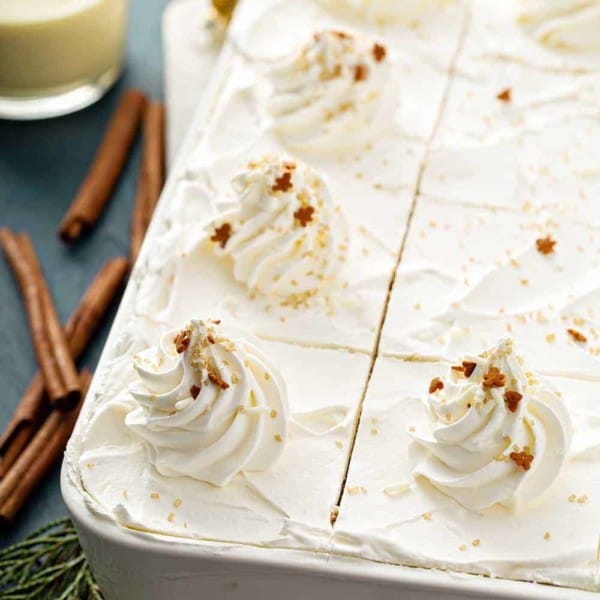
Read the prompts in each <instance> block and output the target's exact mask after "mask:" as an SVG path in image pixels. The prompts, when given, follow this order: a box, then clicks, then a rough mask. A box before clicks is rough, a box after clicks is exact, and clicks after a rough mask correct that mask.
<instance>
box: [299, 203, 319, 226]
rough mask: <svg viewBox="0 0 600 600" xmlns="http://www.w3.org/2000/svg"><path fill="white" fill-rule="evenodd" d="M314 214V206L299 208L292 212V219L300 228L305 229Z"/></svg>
mask: <svg viewBox="0 0 600 600" xmlns="http://www.w3.org/2000/svg"><path fill="white" fill-rule="evenodd" d="M314 212H315V208H314V206H310V205H308V206H301V207H300V208H298V209H297V210H296V211H295V212H294V219H295V220H296V221H298V223H299V224H300V226H301V227H306V226H307V225H308V224H309V223H310V222H311V221H312V220H313V214H314Z"/></svg>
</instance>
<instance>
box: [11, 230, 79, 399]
mask: <svg viewBox="0 0 600 600" xmlns="http://www.w3.org/2000/svg"><path fill="white" fill-rule="evenodd" d="M17 239H18V241H19V242H20V245H21V250H22V252H23V254H24V256H25V258H26V259H27V260H28V261H29V264H30V266H31V268H32V270H33V272H34V277H35V280H36V282H37V284H38V286H39V293H40V299H41V302H42V310H43V314H44V320H45V324H46V331H47V334H48V338H49V340H50V345H51V346H52V350H53V352H54V356H55V359H56V363H57V365H58V370H59V372H60V376H61V379H62V381H63V383H64V387H65V389H66V395H65V396H64V397H59V398H56V399H55V400H54V403H55V404H56V405H57V406H58V407H59V408H61V409H63V410H66V409H70V408H73V406H75V404H77V402H79V399H80V398H81V390H80V389H79V376H78V374H77V369H76V368H75V361H74V360H73V356H72V355H71V350H70V348H69V345H68V342H67V338H66V336H65V332H64V331H63V328H62V325H61V323H60V318H59V316H58V312H57V310H56V308H55V306H54V301H53V300H52V296H51V294H50V290H49V289H48V284H47V283H46V280H45V278H44V274H43V272H42V267H41V265H40V262H39V260H38V257H37V255H36V253H35V248H34V247H33V243H32V241H31V238H30V237H29V236H28V235H27V234H26V233H21V234H20V235H19V236H18V238H17ZM51 400H52V398H51Z"/></svg>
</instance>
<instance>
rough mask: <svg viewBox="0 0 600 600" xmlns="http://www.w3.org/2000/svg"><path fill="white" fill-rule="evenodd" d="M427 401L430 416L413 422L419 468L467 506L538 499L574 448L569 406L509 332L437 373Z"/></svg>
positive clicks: (512, 504)
mask: <svg viewBox="0 0 600 600" xmlns="http://www.w3.org/2000/svg"><path fill="white" fill-rule="evenodd" d="M425 404H426V407H427V413H428V416H429V420H428V422H427V423H424V424H419V425H416V426H411V427H409V434H410V435H411V436H412V437H413V439H414V440H415V441H416V442H417V444H418V446H419V450H421V451H422V452H417V453H416V454H417V455H418V456H419V459H418V460H417V463H416V466H415V469H414V472H415V475H420V476H423V477H425V478H426V479H427V480H428V481H429V482H430V483H431V484H432V485H433V486H435V487H436V488H438V489H439V490H440V491H441V492H443V493H444V494H446V495H448V496H451V497H452V498H454V499H455V500H457V501H458V502H459V503H460V504H462V505H463V506H464V507H466V508H468V509H471V510H481V509H484V508H487V507H490V506H492V505H493V504H495V503H500V504H502V505H504V506H506V507H508V508H511V509H517V508H518V507H519V506H521V505H524V504H526V503H529V502H531V501H533V500H535V499H536V498H538V497H539V496H540V495H541V494H542V493H543V492H544V491H545V490H546V489H547V488H548V487H549V486H550V485H551V484H552V482H553V481H554V479H555V478H556V477H557V475H558V474H559V472H560V469H561V467H562V465H563V463H564V461H565V458H566V456H567V453H568V450H569V444H570V440H571V422H570V418H569V414H568V412H567V409H566V406H565V405H564V403H563V401H562V400H561V398H560V397H559V396H558V395H557V394H556V393H555V392H554V391H553V390H552V389H551V388H550V387H549V386H548V384H547V383H545V382H543V381H541V380H540V379H538V378H537V376H535V375H533V374H532V373H530V372H526V371H525V370H524V368H523V366H522V359H521V358H520V357H517V356H515V354H514V352H513V347H512V342H511V341H510V340H504V341H501V342H500V343H499V344H498V345H497V347H495V348H493V349H492V350H490V351H488V352H485V353H483V354H482V355H481V356H468V357H466V358H464V359H463V361H462V362H461V364H459V365H456V366H453V367H451V368H450V369H449V370H448V373H447V374H446V376H445V377H444V378H442V379H440V378H435V379H433V380H432V381H431V383H430V385H429V394H428V395H427V398H426V401H425Z"/></svg>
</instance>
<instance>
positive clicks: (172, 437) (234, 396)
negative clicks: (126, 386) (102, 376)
mask: <svg viewBox="0 0 600 600" xmlns="http://www.w3.org/2000/svg"><path fill="white" fill-rule="evenodd" d="M134 368H135V370H136V371H137V373H138V375H139V381H138V382H136V383H135V384H133V385H132V386H131V388H130V393H131V395H132V396H133V398H134V399H135V400H136V401H137V403H138V406H137V408H135V409H134V410H132V411H131V412H129V414H128V415H127V417H126V419H125V423H126V425H127V426H128V427H129V428H130V429H131V430H132V431H133V432H134V433H135V434H136V435H138V436H139V437H140V438H142V439H143V440H145V442H146V443H147V448H148V450H149V453H148V454H149V458H150V461H151V463H152V464H153V465H154V466H155V467H156V469H157V470H158V472H159V473H160V474H161V475H165V476H168V477H169V476H171V477H175V476H180V475H184V476H188V477H192V478H194V479H198V480H201V481H206V482H208V483H212V484H213V485H217V486H224V485H227V484H228V483H229V482H230V481H231V479H232V478H233V477H234V476H235V475H236V474H238V473H240V472H243V471H263V470H266V469H268V468H269V467H271V466H272V465H273V464H274V463H275V462H276V461H277V459H278V458H279V456H280V455H281V453H282V450H283V447H284V444H285V441H286V438H287V427H288V406H287V391H286V386H285V382H284V381H283V379H282V378H281V376H280V375H279V372H278V370H277V368H276V367H275V366H274V365H273V364H272V363H271V362H270V360H269V359H268V358H267V357H266V356H264V354H263V353H262V352H261V351H260V350H259V349H258V348H257V347H256V346H255V345H253V344H252V343H250V342H248V341H246V340H243V339H231V338H230V337H228V336H227V334H226V333H225V332H224V331H223V328H222V327H221V326H220V324H218V323H217V322H215V321H192V322H190V324H189V325H188V326H187V327H185V328H184V329H183V330H181V331H171V332H169V333H167V334H165V335H164V336H163V338H162V340H161V342H160V345H159V346H158V347H152V348H149V349H147V350H144V351H142V352H140V353H138V354H136V355H135V357H134Z"/></svg>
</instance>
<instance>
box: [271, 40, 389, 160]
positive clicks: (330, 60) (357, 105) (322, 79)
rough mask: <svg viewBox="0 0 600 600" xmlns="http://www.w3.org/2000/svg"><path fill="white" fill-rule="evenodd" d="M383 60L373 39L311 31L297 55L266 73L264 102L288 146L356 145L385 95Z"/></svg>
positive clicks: (380, 47) (383, 50)
mask: <svg viewBox="0 0 600 600" xmlns="http://www.w3.org/2000/svg"><path fill="white" fill-rule="evenodd" d="M388 63H389V57H388V56H387V50H386V47H385V46H384V45H383V44H379V43H377V42H376V41H374V40H370V39H367V38H363V37H360V36H359V35H357V34H349V33H345V32H342V31H321V32H318V33H315V34H314V36H313V38H312V40H311V41H310V43H308V44H307V45H306V46H305V47H304V48H303V49H302V50H301V51H300V53H299V54H295V55H293V56H292V57H290V58H289V59H287V60H285V61H284V62H283V63H282V64H281V65H279V66H278V67H276V68H274V69H273V70H272V71H271V80H272V83H273V95H272V97H271V99H270V101H269V104H268V110H269V112H270V113H271V115H272V117H273V119H274V124H275V129H276V130H277V132H278V133H279V134H280V135H281V136H282V137H283V139H284V140H285V141H286V143H288V144H289V145H291V146H296V147H298V146H300V147H302V146H307V147H308V146H310V148H311V149H314V148H315V146H326V147H328V148H329V147H331V146H334V147H337V146H343V147H345V146H347V145H349V144H352V143H361V141H362V140H363V139H364V137H365V136H366V135H367V134H368V133H369V132H370V131H371V130H372V128H373V127H374V126H375V123H376V121H377V117H382V116H384V115H383V114H382V113H384V112H388V111H383V104H384V102H385V99H386V98H388V97H389V93H388V94H386V91H388V92H389V90H390V85H389V72H388V71H389V69H388Z"/></svg>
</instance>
